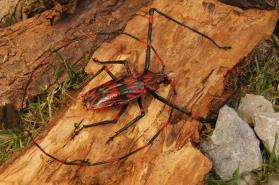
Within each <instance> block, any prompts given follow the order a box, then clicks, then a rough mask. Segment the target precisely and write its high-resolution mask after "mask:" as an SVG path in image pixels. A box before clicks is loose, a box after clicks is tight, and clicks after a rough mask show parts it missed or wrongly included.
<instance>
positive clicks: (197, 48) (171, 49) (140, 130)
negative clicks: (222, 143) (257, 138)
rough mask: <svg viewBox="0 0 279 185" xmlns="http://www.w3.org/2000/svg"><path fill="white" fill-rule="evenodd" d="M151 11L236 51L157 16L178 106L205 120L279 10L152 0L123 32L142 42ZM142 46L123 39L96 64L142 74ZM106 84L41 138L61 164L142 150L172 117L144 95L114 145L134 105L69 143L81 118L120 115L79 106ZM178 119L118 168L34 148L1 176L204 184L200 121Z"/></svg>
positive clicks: (165, 91)
mask: <svg viewBox="0 0 279 185" xmlns="http://www.w3.org/2000/svg"><path fill="white" fill-rule="evenodd" d="M150 7H156V8H158V9H159V10H161V11H163V12H165V13H167V14H168V15H170V16H172V17H174V18H177V19H178V20H181V21H182V22H184V23H187V24H188V25H191V26H192V27H194V28H196V29H198V30H199V31H201V32H203V33H206V34H207V35H209V36H211V37H213V38H214V39H215V40H216V41H217V42H218V43H220V44H222V45H230V46H232V49H231V50H228V51H224V50H220V49H218V48H216V47H215V46H214V45H213V44H212V43H211V42H209V41H208V40H206V39H204V38H203V37H200V36H198V35H197V34H195V33H193V32H191V31H189V30H185V29H183V28H181V27H179V26H178V25H175V24H173V23H171V22H169V21H167V20H165V19H163V18H162V17H160V16H157V15H155V17H154V21H155V27H154V34H153V35H154V37H153V46H154V47H155V48H156V49H157V51H158V53H159V54H160V55H161V57H162V58H163V59H164V60H165V63H166V70H167V73H168V74H169V76H170V77H171V78H172V79H174V80H175V85H176V89H177V92H178V97H177V104H179V105H180V106H182V107H184V108H187V109H188V110H191V111H192V112H194V113H197V114H200V115H202V116H206V115H207V114H208V112H209V109H210V107H209V105H210V102H211V101H213V100H215V99H222V93H223V87H224V84H223V82H224V78H225V76H226V74H227V73H228V72H229V71H230V70H231V69H232V68H233V67H234V66H235V65H236V64H238V63H239V62H240V61H241V59H242V58H244V57H246V56H247V55H248V54H249V53H250V52H251V51H252V49H253V48H254V47H255V46H256V45H257V44H258V43H259V42H261V41H263V40H264V39H266V38H267V37H268V36H269V35H270V34H271V33H272V31H273V29H274V27H275V24H276V21H277V19H278V13H277V12H276V11H259V10H245V11H244V10H241V9H239V8H236V7H231V6H226V5H224V4H222V3H220V2H218V1H217V0H207V1H206V2H204V1H203V0H187V1H186V0H171V1H170V0H155V1H154V2H153V3H152V4H150V5H149V6H148V7H146V8H143V9H141V10H140V11H139V12H138V14H139V15H137V16H135V17H134V18H133V19H132V20H131V21H129V23H128V24H127V26H126V28H125V32H128V33H130V34H133V35H135V36H137V37H139V38H141V39H145V38H146V33H147V25H148V18H147V13H146V12H147V11H148V9H149V8H150ZM262 28H265V29H262ZM145 47H146V46H144V45H143V44H141V43H139V42H136V41H135V40H132V39H130V38H129V37H127V36H125V35H120V36H118V37H116V38H115V39H114V40H112V41H111V42H107V43H104V44H103V45H102V46H101V47H100V48H99V49H98V50H97V51H96V52H95V53H94V55H93V57H94V58H97V59H99V60H119V59H122V60H123V59H127V60H128V61H129V63H130V66H132V69H133V70H134V71H138V72H142V69H143V66H144V60H145ZM157 62H158V61H156V57H155V56H154V55H152V64H151V69H152V70H154V71H156V70H158V67H157V66H158V63H157ZM99 67H100V66H99V65H97V64H95V63H93V62H90V63H89V64H88V65H87V67H86V71H87V72H88V73H95V72H96V71H97V70H98V69H99ZM111 70H112V71H113V73H115V74H116V76H121V75H122V74H123V73H124V69H123V67H122V66H119V65H118V66H111ZM108 80H110V78H109V76H108V75H107V74H105V73H101V75H99V76H98V77H96V78H95V79H94V80H92V81H91V82H90V83H89V84H88V85H87V86H86V87H85V88H84V89H83V91H82V92H81V93H80V95H79V96H78V98H77V100H76V102H74V103H73V105H72V106H71V107H70V108H69V109H68V110H67V111H66V112H65V114H64V115H63V116H61V117H60V118H59V120H56V121H55V124H54V126H53V127H52V128H51V129H50V130H49V132H48V133H47V134H46V135H42V136H41V137H40V139H38V143H39V144H40V145H41V147H43V148H44V149H45V150H46V151H47V152H49V153H51V154H53V155H55V156H56V157H58V158H60V159H67V160H74V159H89V160H90V161H92V162H94V161H100V160H104V159H111V158H113V157H118V156H122V155H124V154H126V153H128V152H129V151H131V150H133V149H135V148H137V147H139V146H142V145H144V144H145V143H146V142H147V141H148V139H149V138H151V136H152V135H153V134H154V133H155V132H156V131H157V130H158V129H159V128H160V125H161V124H162V123H165V122H166V121H167V120H168V118H169V113H170V108H169V107H167V106H165V105H163V104H162V103H161V102H159V101H157V100H155V99H153V98H151V97H150V96H146V97H145V99H144V107H145V111H146V116H145V117H144V118H143V119H141V120H140V121H139V122H138V123H137V124H136V125H135V126H134V127H133V128H131V129H129V130H128V131H127V132H125V133H123V134H122V135H120V136H119V137H117V138H115V140H114V141H113V142H112V143H111V144H109V145H108V144H105V143H106V140H107V139H108V138H109V137H110V136H111V135H112V134H113V133H114V132H115V131H117V130H118V129H120V128H121V127H123V126H124V125H125V123H127V122H128V121H129V120H131V119H132V118H134V117H135V116H137V115H138V114H139V113H140V111H139V110H138V107H137V105H135V104H134V103H132V104H131V105H130V106H129V108H128V113H127V114H125V115H124V116H122V117H121V118H120V120H119V122H118V123H117V124H115V125H107V126H100V127H95V128H91V129H87V130H83V131H82V132H80V133H79V135H78V136H76V137H75V138H74V140H71V139H70V137H71V136H72V134H73V131H74V124H75V123H78V122H80V121H81V120H84V123H85V124H86V123H87V124H88V123H94V122H96V121H100V120H107V119H111V118H113V117H114V116H115V115H116V114H117V112H118V110H117V109H116V108H115V109H111V110H104V111H96V112H92V111H87V110H86V108H85V107H84V106H83V105H82V103H81V101H82V97H81V96H82V95H83V94H84V93H85V92H87V91H88V90H89V89H91V88H93V87H96V86H98V85H100V84H102V83H104V82H105V81H108ZM158 93H159V94H160V95H162V96H164V97H168V96H169V95H170V87H169V86H166V87H164V86H162V87H161V88H160V90H159V92H158ZM175 120H176V121H175V123H173V124H172V125H169V126H168V127H167V128H166V129H165V130H164V132H163V133H162V134H161V135H160V136H159V138H157V139H156V140H155V142H154V143H153V145H152V146H151V147H149V148H146V149H144V150H143V151H141V152H139V153H137V154H135V155H133V156H131V157H130V158H128V159H126V160H123V161H121V162H119V163H115V164H107V165H102V166H96V167H79V166H65V165H61V164H60V163H58V162H57V161H53V160H52V159H50V158H49V157H47V156H45V155H44V154H43V153H42V152H41V151H40V150H39V149H38V148H37V147H35V146H33V147H30V148H29V149H27V150H26V151H24V152H23V153H22V154H21V155H20V156H19V157H18V158H17V159H13V160H12V161H8V162H7V163H6V164H5V165H3V166H2V168H1V169H0V179H1V180H2V181H3V182H6V183H18V184H42V183H54V184H55V183H56V184H106V185H108V184H129V185H130V184H150V185H154V184H191V185H195V184H203V180H204V177H205V175H206V174H207V173H208V171H209V170H210V168H211V163H210V161H209V160H208V159H207V158H205V157H204V156H203V155H202V154H201V153H200V152H199V151H198V150H197V149H196V148H195V147H194V146H193V145H192V144H191V142H190V141H196V142H197V141H198V127H199V123H198V122H197V121H195V120H190V119H188V118H187V117H184V116H177V117H176V119H175Z"/></svg>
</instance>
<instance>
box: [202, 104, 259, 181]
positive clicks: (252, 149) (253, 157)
mask: <svg viewBox="0 0 279 185" xmlns="http://www.w3.org/2000/svg"><path fill="white" fill-rule="evenodd" d="M201 148H202V149H203V151H204V152H205V153H206V155H207V156H208V157H209V158H210V159H211V160H212V161H213V168H214V169H215V171H216V173H217V174H218V175H219V176H220V177H221V178H222V179H224V180H229V179H231V178H232V175H233V172H234V171H235V170H236V169H237V168H238V167H239V171H240V173H241V174H242V173H244V172H250V171H251V170H253V169H256V168H258V167H260V166H261V164H262V156H261V151H260V148H259V140H258V139H257V138H256V136H255V133H254V131H253V130H252V129H251V128H250V127H249V125H248V124H247V123H245V122H244V121H243V120H242V119H241V118H240V117H239V116H238V115H237V113H236V112H235V110H234V109H232V108H230V107H228V106H224V107H223V108H222V109H221V110H220V112H219V116H218V120H217V123H216V128H215V130H214V132H213V135H212V136H211V137H210V139H209V140H207V141H204V142H202V144H201Z"/></svg>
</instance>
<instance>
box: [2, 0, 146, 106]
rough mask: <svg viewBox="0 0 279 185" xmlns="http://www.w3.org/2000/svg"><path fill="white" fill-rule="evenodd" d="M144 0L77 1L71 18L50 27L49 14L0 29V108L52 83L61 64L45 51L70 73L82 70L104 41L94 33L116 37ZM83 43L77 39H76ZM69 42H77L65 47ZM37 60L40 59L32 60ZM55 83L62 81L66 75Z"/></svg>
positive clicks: (22, 103)
mask: <svg viewBox="0 0 279 185" xmlns="http://www.w3.org/2000/svg"><path fill="white" fill-rule="evenodd" d="M147 2H148V0H136V1H131V0H121V1H117V0H104V1H89V0H83V1H80V3H81V4H80V6H79V7H78V8H77V10H76V13H75V14H74V15H72V16H68V17H67V18H65V19H61V20H60V21H59V22H57V23H56V24H54V25H51V21H50V17H51V16H53V13H54V12H53V11H55V10H53V11H47V12H45V13H43V14H41V15H38V16H35V17H34V18H31V19H28V20H26V21H24V22H22V23H19V24H15V25H13V26H11V27H8V28H4V29H0V61H1V62H0V89H1V90H0V102H1V103H0V104H1V105H5V104H14V105H15V108H16V109H20V108H22V107H24V106H25V105H26V103H27V101H28V100H29V99H31V98H32V97H34V96H35V95H38V94H40V93H41V92H42V89H43V88H44V87H46V86H50V85H51V84H53V83H54V82H55V78H54V75H53V74H54V71H55V69H56V68H57V66H58V65H59V63H61V60H59V58H58V57H57V55H56V54H53V55H51V56H49V58H48V60H45V61H44V59H45V58H46V57H47V56H48V55H49V52H48V51H49V50H55V49H57V48H59V47H61V46H63V45H65V47H63V48H61V49H60V50H59V52H60V53H61V54H62V56H63V57H64V60H66V61H67V62H68V63H69V64H70V65H71V66H73V68H74V69H80V68H81V67H84V66H85V65H86V62H85V61H86V56H90V55H91V54H92V52H93V51H94V50H96V49H97V48H98V47H99V46H100V45H101V44H102V43H103V42H104V41H105V40H108V39H111V38H113V36H115V35H116V34H111V35H110V36H103V35H94V34H95V33H96V32H97V31H104V30H105V31H106V32H112V33H114V32H117V31H119V30H121V29H123V27H124V26H125V24H126V23H127V21H128V20H129V19H131V17H132V16H133V15H134V14H135V12H136V10H138V9H139V8H140V7H141V6H143V5H144V4H145V3H147ZM81 38H83V40H81ZM74 39H76V40H78V39H80V40H79V41H77V42H71V41H73V40H74ZM39 56H42V58H40V59H38V57H39ZM62 74H64V75H61V77H60V78H62V79H63V78H64V77H65V74H66V72H64V73H62Z"/></svg>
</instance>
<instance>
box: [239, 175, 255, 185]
mask: <svg viewBox="0 0 279 185" xmlns="http://www.w3.org/2000/svg"><path fill="white" fill-rule="evenodd" d="M237 185H257V181H256V179H255V177H254V176H253V175H252V174H251V173H248V174H245V175H244V176H243V177H242V178H241V179H240V180H239V182H238V183H237Z"/></svg>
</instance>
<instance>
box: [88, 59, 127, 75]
mask: <svg viewBox="0 0 279 185" xmlns="http://www.w3.org/2000/svg"><path fill="white" fill-rule="evenodd" d="M93 61H94V62H96V63H98V64H103V65H106V64H123V65H124V67H125V68H126V71H127V73H128V74H132V72H131V69H130V67H129V65H128V61H127V60H111V61H110V60H109V61H100V60H98V59H96V58H93Z"/></svg>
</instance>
